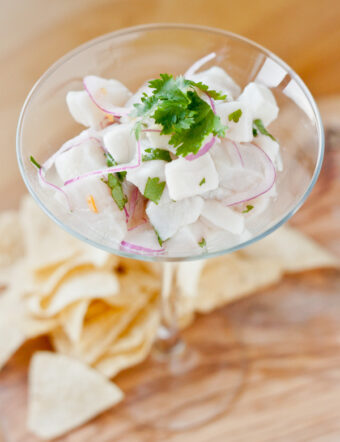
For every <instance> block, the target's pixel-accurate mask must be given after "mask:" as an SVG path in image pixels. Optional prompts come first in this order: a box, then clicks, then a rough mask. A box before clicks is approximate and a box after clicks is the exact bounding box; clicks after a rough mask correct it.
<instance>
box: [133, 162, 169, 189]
mask: <svg viewBox="0 0 340 442" xmlns="http://www.w3.org/2000/svg"><path fill="white" fill-rule="evenodd" d="M166 164H167V163H166V161H162V160H152V161H146V162H145V163H141V165H140V166H139V167H138V168H136V169H131V170H128V173H127V175H126V179H127V180H128V181H130V183H132V184H134V185H135V186H137V187H138V190H139V191H140V193H141V194H143V195H144V191H145V185H146V183H147V181H148V178H155V177H158V178H159V181H160V182H163V181H165V173H164V167H165V165H166Z"/></svg>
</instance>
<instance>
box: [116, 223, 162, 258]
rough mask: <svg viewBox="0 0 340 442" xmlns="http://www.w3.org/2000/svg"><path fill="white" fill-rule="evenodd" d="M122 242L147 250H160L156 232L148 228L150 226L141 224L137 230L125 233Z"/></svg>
mask: <svg viewBox="0 0 340 442" xmlns="http://www.w3.org/2000/svg"><path fill="white" fill-rule="evenodd" d="M124 240H125V241H127V242H128V243H131V244H134V245H136V246H141V247H146V248H148V249H153V250H159V249H161V246H160V245H159V243H158V239H157V235H156V232H155V230H154V229H153V228H152V227H151V226H150V224H142V225H140V226H138V227H137V228H135V229H133V230H130V231H129V232H127V235H126V237H125V238H124ZM123 250H124V249H123ZM128 250H130V249H128ZM130 251H131V250H130Z"/></svg>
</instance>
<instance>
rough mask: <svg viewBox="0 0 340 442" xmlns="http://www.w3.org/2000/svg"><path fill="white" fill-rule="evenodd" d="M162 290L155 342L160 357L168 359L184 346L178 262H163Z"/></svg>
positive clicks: (156, 352)
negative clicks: (178, 305) (181, 336)
mask: <svg viewBox="0 0 340 442" xmlns="http://www.w3.org/2000/svg"><path fill="white" fill-rule="evenodd" d="M161 265H162V290H161V296H160V312H161V323H160V327H159V330H158V335H157V339H156V343H155V354H156V357H157V358H158V359H168V358H169V357H171V356H172V355H174V354H177V353H179V352H181V351H182V350H183V348H184V344H183V341H182V340H181V338H180V334H179V326H178V311H177V302H178V290H177V263H172V262H166V263H162V264H161Z"/></svg>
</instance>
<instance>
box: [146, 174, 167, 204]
mask: <svg viewBox="0 0 340 442" xmlns="http://www.w3.org/2000/svg"><path fill="white" fill-rule="evenodd" d="M164 187H165V182H161V183H160V182H159V178H158V177H155V178H150V177H149V178H148V181H147V182H146V185H145V189H144V196H145V198H147V199H149V200H151V201H153V202H154V203H155V204H158V203H159V200H160V199H161V196H162V193H163V190H164Z"/></svg>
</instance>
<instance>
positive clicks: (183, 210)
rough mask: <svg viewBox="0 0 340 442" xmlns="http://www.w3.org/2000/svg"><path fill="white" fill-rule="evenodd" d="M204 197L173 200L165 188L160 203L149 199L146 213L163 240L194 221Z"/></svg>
mask: <svg viewBox="0 0 340 442" xmlns="http://www.w3.org/2000/svg"><path fill="white" fill-rule="evenodd" d="M202 208H203V199H202V198H201V197H199V196H195V197H192V198H186V199H183V200H181V201H176V202H174V201H172V200H171V199H170V197H169V194H168V191H167V190H166V189H165V190H164V192H163V194H162V197H161V199H160V201H159V203H158V204H155V203H153V202H152V201H149V202H148V204H147V208H146V214H147V215H148V217H149V220H150V223H151V224H152V225H153V226H154V228H155V229H156V230H157V232H158V234H159V236H160V237H161V239H162V240H163V241H165V240H166V239H169V238H171V237H172V236H173V235H174V234H175V233H176V232H177V231H178V230H179V228H180V227H182V226H185V225H187V224H192V223H194V222H195V221H196V220H197V219H198V217H199V216H200V214H201V212H202Z"/></svg>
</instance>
